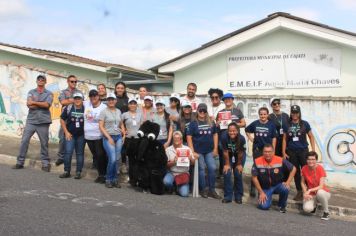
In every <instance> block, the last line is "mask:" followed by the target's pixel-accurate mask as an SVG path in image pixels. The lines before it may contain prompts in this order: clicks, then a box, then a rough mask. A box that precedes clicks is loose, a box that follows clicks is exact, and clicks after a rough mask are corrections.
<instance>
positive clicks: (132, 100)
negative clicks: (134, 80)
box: [128, 98, 137, 103]
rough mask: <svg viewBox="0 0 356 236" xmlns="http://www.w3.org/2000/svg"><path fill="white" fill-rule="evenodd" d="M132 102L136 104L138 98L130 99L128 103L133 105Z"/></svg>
mask: <svg viewBox="0 0 356 236" xmlns="http://www.w3.org/2000/svg"><path fill="white" fill-rule="evenodd" d="M131 102H136V103H137V99H136V98H130V99H129V102H128V103H131Z"/></svg>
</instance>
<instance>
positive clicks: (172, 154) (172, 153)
mask: <svg viewBox="0 0 356 236" xmlns="http://www.w3.org/2000/svg"><path fill="white" fill-rule="evenodd" d="M181 148H187V149H189V150H190V148H189V147H188V146H185V145H182V147H181ZM166 154H167V158H168V161H173V160H174V159H175V158H176V155H177V152H176V149H175V148H174V146H173V145H172V146H169V147H168V148H166ZM190 154H191V155H193V152H192V150H190ZM170 171H171V172H172V174H173V175H176V174H181V173H189V167H186V166H176V165H174V166H172V167H171V168H170Z"/></svg>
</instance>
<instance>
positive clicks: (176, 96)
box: [170, 93, 180, 101]
mask: <svg viewBox="0 0 356 236" xmlns="http://www.w3.org/2000/svg"><path fill="white" fill-rule="evenodd" d="M170 98H175V99H178V101H180V97H179V94H178V93H172V94H171V97H170Z"/></svg>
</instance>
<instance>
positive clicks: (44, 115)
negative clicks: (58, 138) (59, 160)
mask: <svg viewBox="0 0 356 236" xmlns="http://www.w3.org/2000/svg"><path fill="white" fill-rule="evenodd" d="M36 82H37V88H35V89H32V90H30V91H29V92H28V94H27V107H28V108H29V110H28V115H27V120H26V126H25V129H24V132H23V135H22V140H21V144H20V151H19V155H18V156H17V163H16V165H15V166H14V167H13V168H14V169H22V168H23V167H24V164H25V158H26V154H27V150H28V145H29V143H30V139H31V137H32V136H33V134H34V133H37V135H38V137H39V139H40V142H41V160H42V170H43V171H46V172H49V171H50V170H51V165H50V160H49V157H48V137H49V135H48V133H49V125H50V124H51V123H52V119H51V112H50V111H49V108H50V106H51V104H52V101H53V94H52V92H50V91H49V90H47V89H46V88H45V85H46V82H47V79H46V77H45V76H44V75H39V76H37V79H36Z"/></svg>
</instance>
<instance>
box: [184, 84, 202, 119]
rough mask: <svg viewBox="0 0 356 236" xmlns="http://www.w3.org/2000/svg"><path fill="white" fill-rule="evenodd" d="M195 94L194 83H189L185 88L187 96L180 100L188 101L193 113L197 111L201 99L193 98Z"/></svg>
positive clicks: (195, 87) (195, 86)
mask: <svg viewBox="0 0 356 236" xmlns="http://www.w3.org/2000/svg"><path fill="white" fill-rule="evenodd" d="M196 92H197V85H196V84H195V83H189V84H188V86H187V95H185V96H184V97H182V98H181V99H180V102H181V103H182V102H183V101H189V102H190V105H191V106H192V110H193V112H196V111H197V107H198V105H199V103H201V102H202V101H201V99H199V98H198V97H196V96H195V94H196Z"/></svg>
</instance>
